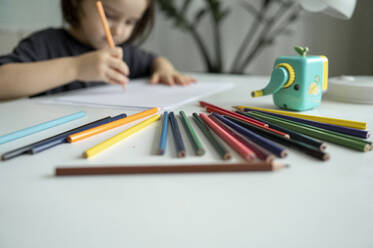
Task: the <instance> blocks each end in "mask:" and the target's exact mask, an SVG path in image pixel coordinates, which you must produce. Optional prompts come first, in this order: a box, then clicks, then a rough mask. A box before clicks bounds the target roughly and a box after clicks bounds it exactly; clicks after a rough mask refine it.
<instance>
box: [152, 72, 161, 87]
mask: <svg viewBox="0 0 373 248" xmlns="http://www.w3.org/2000/svg"><path fill="white" fill-rule="evenodd" d="M159 80H160V76H159V74H158V73H154V74H153V75H152V77H151V78H150V83H151V84H157V83H159Z"/></svg>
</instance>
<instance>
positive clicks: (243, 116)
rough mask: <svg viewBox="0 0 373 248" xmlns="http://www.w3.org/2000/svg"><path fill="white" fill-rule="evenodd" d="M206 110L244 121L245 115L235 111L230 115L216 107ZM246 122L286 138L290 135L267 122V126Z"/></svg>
mask: <svg viewBox="0 0 373 248" xmlns="http://www.w3.org/2000/svg"><path fill="white" fill-rule="evenodd" d="M206 110H207V112H210V113H213V112H215V113H218V114H220V115H227V116H233V117H235V118H238V119H240V120H243V121H246V119H245V117H246V116H245V115H241V114H237V113H235V114H237V115H231V114H229V113H228V114H227V113H226V112H223V111H220V110H217V109H214V108H211V107H207V108H206ZM251 119H253V118H251ZM247 122H248V123H250V124H252V125H255V126H258V127H260V128H263V129H266V130H268V131H270V132H273V133H277V134H279V135H282V136H284V137H286V138H289V137H290V135H289V134H287V133H283V132H281V131H278V130H275V129H273V128H270V127H268V124H266V125H267V126H260V125H257V124H256V123H254V122H252V121H247Z"/></svg>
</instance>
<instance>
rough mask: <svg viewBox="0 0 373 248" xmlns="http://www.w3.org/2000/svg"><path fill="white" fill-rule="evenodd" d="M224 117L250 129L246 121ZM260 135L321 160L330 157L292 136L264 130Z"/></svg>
mask: <svg viewBox="0 0 373 248" xmlns="http://www.w3.org/2000/svg"><path fill="white" fill-rule="evenodd" d="M225 118H227V119H229V120H231V121H233V122H234V123H236V124H238V125H240V126H242V127H244V128H249V129H250V127H249V126H248V125H249V124H248V123H246V122H243V121H241V120H238V119H234V118H233V117H231V116H226V117H225ZM260 135H262V136H263V137H265V138H268V139H270V140H272V141H274V142H276V143H280V144H282V145H284V146H287V147H291V148H295V149H297V150H299V151H300V152H302V153H305V154H307V155H310V156H312V157H314V158H317V159H320V160H322V161H326V160H328V159H329V158H330V155H329V154H328V153H325V152H324V151H323V150H320V149H319V148H316V147H314V146H311V145H309V144H306V143H303V142H301V141H298V140H294V139H292V138H290V139H286V138H284V137H282V136H280V135H273V134H271V133H266V132H260Z"/></svg>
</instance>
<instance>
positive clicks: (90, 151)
mask: <svg viewBox="0 0 373 248" xmlns="http://www.w3.org/2000/svg"><path fill="white" fill-rule="evenodd" d="M159 118H160V115H159V114H156V115H154V116H152V117H150V118H148V119H146V120H145V121H142V122H140V123H139V124H137V125H135V126H133V127H131V128H129V129H127V130H125V131H123V132H121V133H119V134H117V135H115V136H113V137H111V138H109V139H107V140H105V141H103V142H101V143H99V144H97V145H95V146H93V147H91V148H89V149H88V150H86V151H85V152H84V153H83V157H84V158H91V157H93V156H95V155H97V154H98V153H100V152H102V151H104V150H106V149H107V148H109V147H111V146H113V145H115V144H116V143H118V142H120V141H122V140H123V139H124V138H126V137H128V136H130V135H131V134H134V133H136V132H137V131H139V130H141V129H143V128H145V127H146V126H148V125H150V124H151V123H153V122H155V121H157V120H158V119H159Z"/></svg>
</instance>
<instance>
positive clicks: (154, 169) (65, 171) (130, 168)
mask: <svg viewBox="0 0 373 248" xmlns="http://www.w3.org/2000/svg"><path fill="white" fill-rule="evenodd" d="M288 167H289V165H284V164H278V163H268V162H254V163H234V164H233V163H229V164H228V163H222V164H183V165H180V164H170V165H123V166H120V165H118V166H111V165H106V166H104V165H99V166H93V167H85V166H76V167H67V166H59V167H57V168H56V169H55V175H56V176H81V175H117V174H150V173H153V174H156V173H158V174H159V173H162V174H165V173H208V172H210V173H211V172H250V171H251V172H254V171H276V170H280V169H284V168H288Z"/></svg>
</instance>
